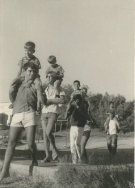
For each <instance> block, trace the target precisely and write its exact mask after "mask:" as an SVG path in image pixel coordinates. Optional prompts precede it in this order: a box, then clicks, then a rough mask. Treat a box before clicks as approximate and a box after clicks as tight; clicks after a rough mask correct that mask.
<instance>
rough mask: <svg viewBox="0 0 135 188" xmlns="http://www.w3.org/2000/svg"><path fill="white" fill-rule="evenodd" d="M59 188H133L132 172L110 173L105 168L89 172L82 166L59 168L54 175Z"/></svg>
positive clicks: (118, 171)
mask: <svg viewBox="0 0 135 188" xmlns="http://www.w3.org/2000/svg"><path fill="white" fill-rule="evenodd" d="M56 177H57V181H58V184H59V185H61V188H62V187H63V188H70V187H72V188H133V180H134V170H133V168H131V167H127V168H126V169H124V170H123V169H121V171H120V169H119V170H115V171H112V170H111V168H110V169H109V170H106V168H105V167H103V168H99V169H98V170H97V171H91V170H90V169H88V168H83V167H82V166H80V167H77V166H75V165H69V166H65V165H63V166H59V170H58V172H57V174H56Z"/></svg>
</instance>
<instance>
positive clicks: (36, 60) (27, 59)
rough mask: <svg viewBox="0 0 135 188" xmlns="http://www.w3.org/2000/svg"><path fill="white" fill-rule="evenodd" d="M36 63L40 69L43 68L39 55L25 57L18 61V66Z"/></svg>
mask: <svg viewBox="0 0 135 188" xmlns="http://www.w3.org/2000/svg"><path fill="white" fill-rule="evenodd" d="M29 62H30V63H34V64H35V65H37V67H38V69H41V64H40V61H39V60H38V58H37V57H35V56H34V55H33V56H32V57H31V58H28V57H26V56H25V57H23V58H22V59H21V60H20V62H19V63H18V66H20V67H23V65H25V64H26V63H29Z"/></svg>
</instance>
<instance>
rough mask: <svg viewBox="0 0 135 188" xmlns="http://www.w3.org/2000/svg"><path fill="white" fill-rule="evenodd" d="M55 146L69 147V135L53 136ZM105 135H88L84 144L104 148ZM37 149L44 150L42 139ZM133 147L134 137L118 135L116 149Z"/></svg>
mask: <svg viewBox="0 0 135 188" xmlns="http://www.w3.org/2000/svg"><path fill="white" fill-rule="evenodd" d="M55 140H56V146H57V148H58V149H64V148H69V143H70V142H69V135H67V137H66V135H65V136H63V135H62V136H60V135H57V136H56V137H55ZM106 140H107V138H106V136H104V137H97V136H96V137H90V138H89V140H88V143H87V145H86V148H87V149H106V148H107V147H106ZM27 148H28V147H27V144H24V145H21V146H17V147H16V149H20V150H25V149H27ZM37 148H38V150H44V143H43V141H42V140H40V141H39V143H38V142H37ZM133 148H134V137H118V149H133Z"/></svg>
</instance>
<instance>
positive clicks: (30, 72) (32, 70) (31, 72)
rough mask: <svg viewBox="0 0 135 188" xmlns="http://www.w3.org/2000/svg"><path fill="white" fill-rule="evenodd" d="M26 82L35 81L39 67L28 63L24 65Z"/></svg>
mask: <svg viewBox="0 0 135 188" xmlns="http://www.w3.org/2000/svg"><path fill="white" fill-rule="evenodd" d="M23 70H24V76H25V80H34V79H35V75H36V71H37V66H36V65H35V64H34V63H31V62H28V63H25V64H24V65H23Z"/></svg>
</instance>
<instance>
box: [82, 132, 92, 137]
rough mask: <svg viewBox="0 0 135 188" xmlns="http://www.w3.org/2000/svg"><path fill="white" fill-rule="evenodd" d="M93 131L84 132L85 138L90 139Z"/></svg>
mask: <svg viewBox="0 0 135 188" xmlns="http://www.w3.org/2000/svg"><path fill="white" fill-rule="evenodd" d="M90 133H91V131H84V132H83V136H86V137H90Z"/></svg>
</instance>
